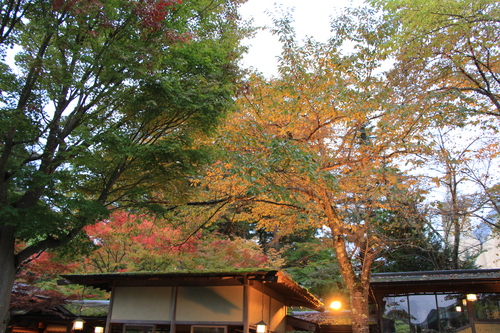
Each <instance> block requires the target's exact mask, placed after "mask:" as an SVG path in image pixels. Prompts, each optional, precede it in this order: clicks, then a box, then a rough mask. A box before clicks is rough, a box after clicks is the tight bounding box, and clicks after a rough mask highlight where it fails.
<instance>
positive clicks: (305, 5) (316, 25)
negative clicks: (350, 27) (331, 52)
mask: <svg viewBox="0 0 500 333" xmlns="http://www.w3.org/2000/svg"><path fill="white" fill-rule="evenodd" d="M360 4H362V0H307V1H304V0H277V1H272V0H248V2H247V3H245V4H244V5H243V6H242V7H241V10H240V13H241V15H242V16H243V19H245V20H250V19H253V21H254V23H253V25H255V26H268V27H271V26H272V20H271V16H270V15H269V14H268V13H266V12H268V11H269V12H274V11H275V8H276V6H279V5H281V6H282V8H283V9H288V8H290V9H293V19H294V21H295V23H294V27H295V30H296V33H297V37H298V38H299V40H300V39H303V38H304V37H306V36H311V37H314V39H316V40H317V41H320V42H325V41H326V40H327V39H328V37H329V36H330V18H331V17H332V16H335V14H336V13H337V12H338V11H339V10H340V9H341V8H343V7H346V6H356V5H360ZM244 45H246V46H249V47H250V49H249V52H248V54H246V55H245V57H244V58H243V62H242V65H243V66H244V67H253V68H255V69H257V70H258V71H260V72H262V73H264V75H266V76H271V75H276V74H277V61H276V57H277V56H279V54H280V52H281V46H280V44H279V42H278V38H277V37H276V36H273V35H272V34H271V33H270V32H269V31H259V32H258V33H257V34H256V36H255V37H254V38H253V39H251V40H245V41H244Z"/></svg>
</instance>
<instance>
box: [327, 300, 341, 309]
mask: <svg viewBox="0 0 500 333" xmlns="http://www.w3.org/2000/svg"><path fill="white" fill-rule="evenodd" d="M330 307H331V308H332V309H334V310H338V309H340V308H341V307H342V303H340V301H333V302H332V303H330Z"/></svg>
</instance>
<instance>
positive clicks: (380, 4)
mask: <svg viewBox="0 0 500 333" xmlns="http://www.w3.org/2000/svg"><path fill="white" fill-rule="evenodd" d="M369 2H370V3H371V4H374V5H375V6H377V8H379V9H382V10H384V12H385V14H386V16H385V20H386V21H387V22H391V24H392V25H393V32H392V33H391V36H390V37H391V38H390V40H389V42H388V43H387V44H386V46H387V48H388V50H390V52H391V56H392V57H393V58H394V60H395V68H394V72H393V74H394V78H395V80H396V81H399V83H400V86H401V87H402V86H406V90H407V93H412V94H415V95H414V96H415V97H417V95H419V96H420V98H418V97H417V98H418V99H419V100H420V101H421V102H422V103H423V105H425V104H426V103H428V102H429V101H431V100H434V99H440V100H441V104H442V105H443V104H446V100H448V101H452V102H453V103H452V104H453V106H454V112H455V114H456V115H458V116H463V115H466V116H477V115H486V116H493V117H494V118H498V117H500V76H499V71H500V48H499V46H498V45H499V42H500V34H499V30H500V5H499V3H498V1H494V0H466V1H454V0H446V1H429V0H418V1H413V0H388V1H386V0H371V1H369ZM457 105H459V106H460V107H458V108H457Z"/></svg>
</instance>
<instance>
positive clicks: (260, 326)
mask: <svg viewBox="0 0 500 333" xmlns="http://www.w3.org/2000/svg"><path fill="white" fill-rule="evenodd" d="M261 283H262V289H261V291H260V293H261V295H262V303H261V304H260V310H261V318H262V320H261V321H259V322H258V323H257V324H255V325H257V333H266V332H267V324H266V322H265V321H264V281H262V282H261Z"/></svg>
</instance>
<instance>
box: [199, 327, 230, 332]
mask: <svg viewBox="0 0 500 333" xmlns="http://www.w3.org/2000/svg"><path fill="white" fill-rule="evenodd" d="M191 333H226V326H191Z"/></svg>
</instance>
